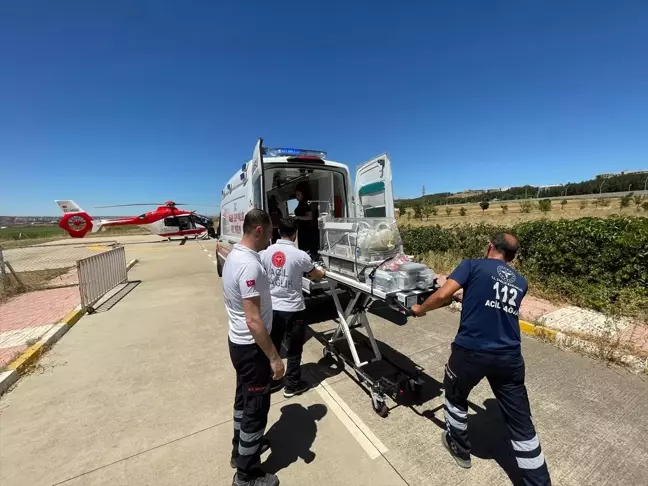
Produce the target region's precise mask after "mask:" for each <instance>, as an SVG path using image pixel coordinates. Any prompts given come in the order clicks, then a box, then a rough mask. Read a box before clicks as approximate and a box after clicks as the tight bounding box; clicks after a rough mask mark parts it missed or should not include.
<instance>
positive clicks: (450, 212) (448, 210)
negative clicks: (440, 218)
mask: <svg viewBox="0 0 648 486" xmlns="http://www.w3.org/2000/svg"><path fill="white" fill-rule="evenodd" d="M450 214H452V208H451V207H450V206H446V215H447V216H450Z"/></svg>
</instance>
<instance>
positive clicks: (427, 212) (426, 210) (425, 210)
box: [423, 204, 432, 220]
mask: <svg viewBox="0 0 648 486" xmlns="http://www.w3.org/2000/svg"><path fill="white" fill-rule="evenodd" d="M423 214H425V219H426V220H429V219H430V214H432V205H431V204H426V205H425V206H423Z"/></svg>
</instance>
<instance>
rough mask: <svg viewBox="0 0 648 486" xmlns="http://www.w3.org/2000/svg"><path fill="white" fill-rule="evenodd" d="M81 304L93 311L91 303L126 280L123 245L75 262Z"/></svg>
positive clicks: (126, 270)
mask: <svg viewBox="0 0 648 486" xmlns="http://www.w3.org/2000/svg"><path fill="white" fill-rule="evenodd" d="M77 272H78V275H79V293H80V294H81V306H82V307H83V308H84V309H88V311H89V312H92V311H93V308H92V305H93V304H95V303H96V302H97V301H98V300H99V299H100V298H101V297H103V296H104V295H106V293H107V292H110V291H111V290H112V289H114V288H115V287H117V286H118V285H119V284H122V283H125V282H127V281H128V269H127V268H126V250H125V249H124V247H123V246H120V247H117V248H115V249H113V250H109V251H105V252H103V253H99V254H98V255H94V256H91V257H88V258H83V259H82V260H79V261H78V262H77Z"/></svg>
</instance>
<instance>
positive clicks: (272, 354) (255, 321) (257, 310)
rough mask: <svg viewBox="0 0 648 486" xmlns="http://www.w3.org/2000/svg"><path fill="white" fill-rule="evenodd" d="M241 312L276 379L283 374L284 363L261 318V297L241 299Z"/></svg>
mask: <svg viewBox="0 0 648 486" xmlns="http://www.w3.org/2000/svg"><path fill="white" fill-rule="evenodd" d="M243 312H245V322H246V324H247V326H248V329H249V330H250V334H252V337H253V338H254V342H255V343H257V345H258V346H259V347H260V348H261V350H262V351H263V352H264V353H265V355H266V356H267V357H268V359H269V360H270V366H271V367H272V371H273V374H274V376H273V378H274V379H275V380H278V379H279V378H281V377H282V376H283V374H284V365H283V361H281V357H280V356H279V353H278V352H277V348H275V345H274V344H273V343H272V339H270V334H268V331H267V330H266V328H265V325H264V324H263V320H262V319H261V297H259V296H258V295H257V296H256V297H249V298H247V299H243Z"/></svg>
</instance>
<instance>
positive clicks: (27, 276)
mask: <svg viewBox="0 0 648 486" xmlns="http://www.w3.org/2000/svg"><path fill="white" fill-rule="evenodd" d="M71 268H72V267H68V268H52V269H47V270H33V271H30V272H18V277H19V278H20V280H21V281H22V283H23V284H24V286H21V285H20V284H19V283H18V282H17V281H16V279H15V278H14V276H13V275H11V273H9V271H8V270H7V279H6V281H5V282H4V283H3V282H0V302H3V301H5V300H7V299H9V298H11V297H13V296H15V295H18V294H21V293H23V292H30V291H32V290H38V289H44V288H47V284H48V283H50V282H51V281H52V280H53V279H55V278H58V277H60V276H62V275H65V274H66V273H68V272H69V271H70V269H71Z"/></svg>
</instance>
